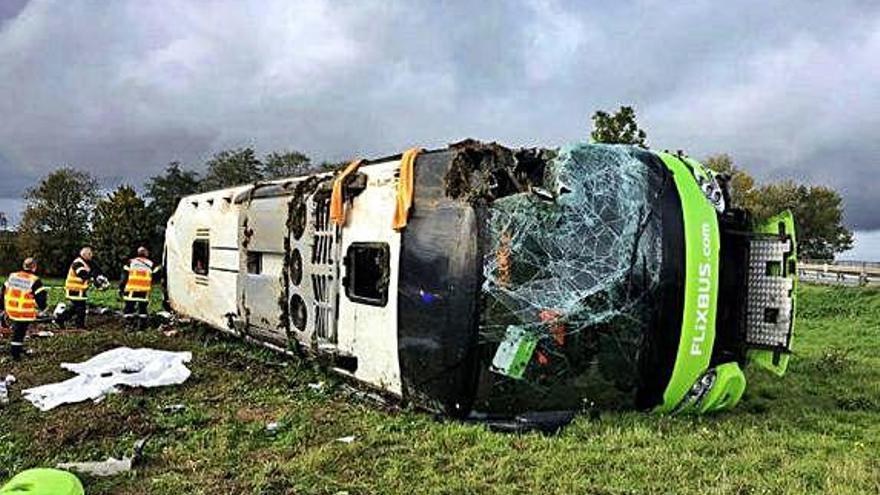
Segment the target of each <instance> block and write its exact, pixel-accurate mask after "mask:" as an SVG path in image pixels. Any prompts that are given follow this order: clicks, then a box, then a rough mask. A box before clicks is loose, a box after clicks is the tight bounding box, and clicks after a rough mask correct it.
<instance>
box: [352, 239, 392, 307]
mask: <svg viewBox="0 0 880 495" xmlns="http://www.w3.org/2000/svg"><path fill="white" fill-rule="evenodd" d="M369 252H374V253H375V255H374V256H375V258H374V259H375V260H376V263H375V266H376V267H377V268H378V272H379V276H378V277H374V278H376V280H375V287H372V284H370V283H369V282H365V283H364V284H363V285H361V286H360V287H359V286H358V283H359V281H358V272H360V271H362V270H358V266H359V265H358V263H357V261H358V260H357V258H358V255H361V256H365V255H366V253H369ZM390 274H391V248H390V246H389V245H388V243H387V242H353V243H351V244H350V245H349V246H348V249H347V250H346V252H345V278H343V279H342V285H343V286H344V287H345V295H346V297H348V299H349V300H350V301H352V302H355V303H359V304H366V305H369V306H378V307H384V306H385V305H387V304H388V288H389V284H390V278H391V277H390ZM365 285H369V286H370V289H374V290H375V292H374V293H369V294H366V293H364V292H365V291H364V292H361V291H359V290H358V289H359V288H363V287H364V286H365Z"/></svg>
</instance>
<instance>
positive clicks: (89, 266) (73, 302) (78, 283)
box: [55, 247, 109, 329]
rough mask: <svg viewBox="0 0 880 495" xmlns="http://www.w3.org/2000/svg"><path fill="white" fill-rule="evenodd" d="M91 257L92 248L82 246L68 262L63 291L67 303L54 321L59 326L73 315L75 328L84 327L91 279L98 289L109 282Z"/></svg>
mask: <svg viewBox="0 0 880 495" xmlns="http://www.w3.org/2000/svg"><path fill="white" fill-rule="evenodd" d="M92 257H93V253H92V248H90V247H84V248H82V249H81V250H80V252H79V257H77V258H76V259H75V260H73V263H71V264H70V268H69V269H68V270H67V280H65V282H64V292H65V295H66V296H67V302H68V304H69V305H68V306H67V307H66V308H64V311H63V312H62V313H61V314H59V315H58V317H57V318H56V319H55V323H56V324H58V325H59V326H61V327H63V326H64V325H65V324H66V323H67V321H68V320H69V319H70V318H71V317H73V318H74V324H75V325H76V328H80V329H84V328H85V326H86V309H87V304H86V303H87V300H88V291H89V287H90V286H91V284H92V281H94V282H95V285H96V286H97V287H98V288H99V289H100V288H102V287H106V286H107V285H108V284H109V282H108V281H107V278H106V277H104V275H103V274H102V273H101V270H100V269H99V268H98V266H97V265H96V264H95V263H94V262H93V261H92Z"/></svg>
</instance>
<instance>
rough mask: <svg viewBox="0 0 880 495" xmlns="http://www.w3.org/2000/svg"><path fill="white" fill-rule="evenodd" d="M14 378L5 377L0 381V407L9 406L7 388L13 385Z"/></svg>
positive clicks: (11, 376)
mask: <svg viewBox="0 0 880 495" xmlns="http://www.w3.org/2000/svg"><path fill="white" fill-rule="evenodd" d="M15 381H16V380H15V376H13V375H6V378H4V379H3V380H0V406H5V405H6V404H9V387H11V386H12V384H13V383H15Z"/></svg>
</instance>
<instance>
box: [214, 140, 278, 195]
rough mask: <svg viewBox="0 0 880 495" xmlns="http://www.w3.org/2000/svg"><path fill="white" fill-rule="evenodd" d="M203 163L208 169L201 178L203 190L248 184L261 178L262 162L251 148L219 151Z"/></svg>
mask: <svg viewBox="0 0 880 495" xmlns="http://www.w3.org/2000/svg"><path fill="white" fill-rule="evenodd" d="M205 165H206V166H207V169H208V170H207V172H206V173H205V178H204V180H202V190H203V191H211V190H214V189H223V188H226V187H231V186H238V185H242V184H249V183H251V182H257V181H259V180H262V179H263V164H262V163H261V162H260V160H259V159H258V158H257V155H256V153H254V150H253V148H238V149H234V150H226V151H221V152H219V153H217V154H215V155H214V156H213V157H212V158H211V159H210V160H208V162H207V163H206V164H205Z"/></svg>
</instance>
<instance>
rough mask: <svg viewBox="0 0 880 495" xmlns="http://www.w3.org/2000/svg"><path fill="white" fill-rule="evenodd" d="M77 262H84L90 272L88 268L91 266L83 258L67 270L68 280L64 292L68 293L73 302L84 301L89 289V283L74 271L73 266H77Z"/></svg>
mask: <svg viewBox="0 0 880 495" xmlns="http://www.w3.org/2000/svg"><path fill="white" fill-rule="evenodd" d="M77 261H82V262H83V264H85V266H86V269H87V270H90V269H89V268H88V266H89V264H88V263H86V262H85V260H83V259H82V258H77V259H75V260H73V263H71V264H70V268H69V269H68V270H67V280H65V281H64V291H65V292H66V293H67V298H68V299H70V300H71V301H84V300H85V299H86V297H87V295H86V291H87V290H88V289H89V281H88V280H83V279H81V278H79V275H77V274H76V272H75V271H74V270H73V265H75V264H76V262H77Z"/></svg>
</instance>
